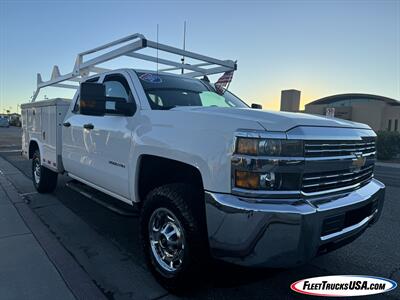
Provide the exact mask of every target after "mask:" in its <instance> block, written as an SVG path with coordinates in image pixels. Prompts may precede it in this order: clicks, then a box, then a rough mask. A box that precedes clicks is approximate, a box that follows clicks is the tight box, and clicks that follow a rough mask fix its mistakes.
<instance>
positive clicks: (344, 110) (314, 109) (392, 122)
mask: <svg viewBox="0 0 400 300" xmlns="http://www.w3.org/2000/svg"><path fill="white" fill-rule="evenodd" d="M332 108H333V110H334V116H335V118H341V119H345V120H351V121H355V122H360V123H365V124H368V125H369V126H371V128H372V129H374V130H375V131H379V130H388V131H398V132H400V101H397V100H395V99H391V98H387V97H383V96H377V95H370V94H340V95H333V96H329V97H324V98H321V99H318V100H315V101H313V102H311V103H308V104H306V105H305V112H306V113H310V114H319V115H326V113H327V110H329V109H331V110H332Z"/></svg>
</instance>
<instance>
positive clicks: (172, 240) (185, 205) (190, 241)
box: [140, 184, 208, 292]
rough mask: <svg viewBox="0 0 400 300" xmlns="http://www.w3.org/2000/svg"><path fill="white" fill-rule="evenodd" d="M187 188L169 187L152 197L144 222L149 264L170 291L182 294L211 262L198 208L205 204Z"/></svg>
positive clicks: (145, 207) (143, 235)
mask: <svg viewBox="0 0 400 300" xmlns="http://www.w3.org/2000/svg"><path fill="white" fill-rule="evenodd" d="M193 190H194V189H193V188H191V186H189V185H185V184H168V185H164V186H161V187H159V188H156V189H155V190H153V191H152V192H150V194H149V195H148V197H147V199H146V201H145V203H144V206H143V209H142V213H141V218H140V226H141V237H142V244H143V249H144V253H145V257H146V261H147V263H148V265H149V267H150V269H151V271H152V273H153V274H154V275H155V277H156V278H157V280H158V281H159V282H160V283H161V284H162V285H163V286H164V287H165V288H167V289H168V290H170V291H173V292H181V291H185V290H186V289H188V287H190V286H192V285H193V283H195V282H196V280H195V277H196V276H197V275H199V274H200V272H201V271H203V270H204V266H205V265H206V264H205V263H206V262H207V260H208V247H207V242H206V239H205V227H204V226H205V224H204V223H203V222H202V218H201V214H199V211H198V210H197V209H194V208H195V207H196V205H193V203H190V202H189V201H191V202H196V201H201V198H200V197H198V195H196V194H195V193H193Z"/></svg>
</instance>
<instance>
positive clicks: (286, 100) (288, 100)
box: [281, 90, 301, 112]
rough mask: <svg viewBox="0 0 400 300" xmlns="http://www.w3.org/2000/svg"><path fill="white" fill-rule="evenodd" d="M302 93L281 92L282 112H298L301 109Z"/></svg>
mask: <svg viewBox="0 0 400 300" xmlns="http://www.w3.org/2000/svg"><path fill="white" fill-rule="evenodd" d="M300 93H301V92H300V91H298V90H284V91H282V92H281V111H291V112H298V111H299V107H300Z"/></svg>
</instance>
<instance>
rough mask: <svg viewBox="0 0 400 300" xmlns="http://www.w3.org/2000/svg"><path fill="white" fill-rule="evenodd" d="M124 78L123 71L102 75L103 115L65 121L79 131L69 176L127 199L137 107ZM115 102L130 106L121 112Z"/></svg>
mask: <svg viewBox="0 0 400 300" xmlns="http://www.w3.org/2000/svg"><path fill="white" fill-rule="evenodd" d="M127 78H128V77H127V74H124V73H115V74H112V73H111V74H107V75H106V76H105V77H104V78H103V80H102V82H103V84H104V85H105V90H106V97H107V100H106V112H105V114H104V115H102V116H91V115H82V114H79V113H77V114H75V116H74V118H73V119H71V120H70V121H69V122H70V123H71V127H73V128H72V130H75V131H77V132H79V133H78V136H79V138H78V139H76V142H75V145H74V146H76V147H77V149H76V150H73V151H77V152H80V153H79V154H78V155H76V156H75V158H74V159H79V162H78V161H75V162H74V163H73V165H74V169H75V170H70V172H71V173H72V175H75V176H76V177H79V178H81V179H84V180H85V181H87V182H88V183H91V184H94V185H96V186H97V187H100V188H102V189H105V190H107V191H109V192H112V193H115V194H116V195H118V196H121V197H124V198H127V199H129V198H130V193H129V183H130V178H129V169H130V166H129V154H130V149H131V135H132V126H133V123H134V121H133V119H134V118H135V112H136V107H137V106H136V102H135V99H134V96H133V93H132V87H131V86H130V85H129V81H128V80H127ZM117 102H120V103H125V104H128V106H129V105H130V106H132V107H130V109H129V110H128V109H127V113H126V114H124V112H123V111H121V110H120V109H119V110H117V109H116V107H117V106H118V105H117ZM128 111H129V112H128ZM66 121H67V120H66ZM72 123H73V124H72ZM63 157H64V155H63ZM79 167H80V168H79ZM78 168H79V169H78Z"/></svg>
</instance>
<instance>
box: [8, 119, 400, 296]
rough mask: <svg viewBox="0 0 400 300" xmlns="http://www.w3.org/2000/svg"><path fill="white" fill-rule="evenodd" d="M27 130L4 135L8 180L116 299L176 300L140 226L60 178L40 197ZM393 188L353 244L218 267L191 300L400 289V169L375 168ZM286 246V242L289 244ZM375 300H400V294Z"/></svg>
mask: <svg viewBox="0 0 400 300" xmlns="http://www.w3.org/2000/svg"><path fill="white" fill-rule="evenodd" d="M20 135H21V130H20V128H15V127H10V128H0V156H1V157H3V158H4V159H6V160H7V161H9V162H10V163H11V164H12V165H14V166H15V167H16V168H17V169H18V170H19V171H20V172H21V173H16V174H12V175H9V178H8V179H9V180H10V181H11V182H12V183H13V184H14V186H15V187H16V189H17V190H18V192H19V193H20V194H22V195H23V196H24V198H25V199H26V201H27V202H28V203H29V206H30V207H31V208H32V210H33V211H34V212H35V213H36V214H37V215H38V216H39V217H40V219H41V221H42V222H43V223H44V224H45V225H46V226H47V227H48V228H49V230H50V231H51V232H52V233H53V234H54V235H55V236H56V237H57V239H58V240H59V242H60V243H61V244H62V245H63V247H64V248H65V249H67V251H68V252H69V253H70V254H71V255H72V256H73V257H74V258H75V260H76V261H77V262H78V263H79V265H80V266H81V267H82V268H83V269H84V270H85V271H86V272H87V274H88V275H89V276H90V278H91V279H92V280H93V282H95V283H96V285H97V286H98V287H99V288H100V289H101V291H102V292H103V293H104V294H105V295H106V296H107V297H108V298H109V299H145V298H147V299H172V298H174V296H172V295H170V294H168V293H167V292H166V291H165V290H163V289H162V288H161V287H160V286H159V285H158V284H157V283H156V282H155V281H154V279H153V278H152V276H151V275H150V274H149V272H148V271H147V269H146V266H145V263H144V259H143V256H142V253H141V249H140V244H139V239H138V238H139V236H138V219H137V218H134V217H123V216H121V215H118V214H115V213H113V212H111V211H109V210H107V209H105V208H104V207H102V206H100V205H98V204H96V203H95V202H93V201H91V200H89V199H88V198H86V197H84V196H82V195H80V194H78V193H77V192H75V191H73V190H71V189H69V188H67V187H66V186H65V183H66V182H67V181H68V180H69V179H68V178H67V177H65V176H63V177H60V178H59V182H58V188H57V190H56V191H55V192H54V193H53V194H50V195H39V194H37V193H35V191H34V188H33V186H32V183H31V181H30V176H31V175H30V161H27V160H25V159H23V158H22V157H21V155H20V152H19V149H21V142H20V139H21V137H20ZM376 177H377V178H378V179H380V180H382V181H383V182H384V183H385V184H386V185H387V194H386V195H387V196H386V202H385V207H384V210H383V213H382V216H381V219H380V221H379V222H378V223H377V224H376V225H375V226H373V227H371V228H369V229H368V230H367V231H366V232H365V233H364V234H363V235H362V236H361V237H360V238H358V239H357V240H356V241H354V242H353V243H351V244H349V245H347V246H345V247H343V248H341V249H338V250H336V251H334V252H331V253H329V254H326V255H323V256H320V257H318V258H316V259H314V260H313V261H312V262H311V263H309V264H306V265H304V266H301V267H297V268H293V269H273V270H272V269H245V268H239V267H235V266H229V265H220V264H216V265H215V266H213V267H212V269H211V270H210V273H209V275H208V276H206V277H205V278H199V281H200V287H199V288H198V289H196V290H193V291H192V292H191V293H189V294H188V295H186V296H185V298H190V299H294V298H296V299H297V298H303V297H304V298H306V296H301V295H299V294H295V293H294V292H292V291H291V290H290V288H289V286H290V284H291V283H292V282H294V281H296V280H299V279H303V278H308V277H315V276H324V275H343V274H357V275H373V276H382V277H386V278H391V279H393V280H395V281H396V282H398V283H399V282H400V218H399V216H400V168H393V167H383V166H377V167H376ZM282 238H284V237H282ZM370 298H371V299H400V288H397V289H396V290H394V291H392V292H389V293H387V294H384V295H377V296H373V297H370Z"/></svg>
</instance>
